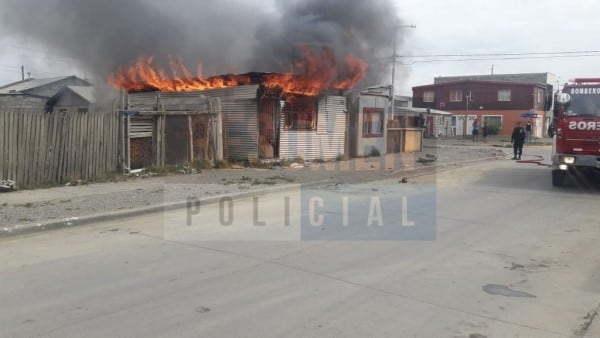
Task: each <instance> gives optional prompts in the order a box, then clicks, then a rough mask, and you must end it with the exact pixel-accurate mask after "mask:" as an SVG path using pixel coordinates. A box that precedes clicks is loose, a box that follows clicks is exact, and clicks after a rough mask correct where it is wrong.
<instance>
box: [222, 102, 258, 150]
mask: <svg viewBox="0 0 600 338" xmlns="http://www.w3.org/2000/svg"><path fill="white" fill-rule="evenodd" d="M221 110H222V111H223V119H224V125H223V127H224V128H225V135H226V136H225V139H224V142H225V147H226V149H227V156H228V158H229V159H230V160H242V161H243V160H252V161H255V160H257V159H258V119H257V117H258V105H257V103H256V101H255V100H250V99H245V100H235V101H231V100H229V101H228V100H225V101H222V102H221Z"/></svg>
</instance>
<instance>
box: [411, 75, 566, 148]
mask: <svg viewBox="0 0 600 338" xmlns="http://www.w3.org/2000/svg"><path fill="white" fill-rule="evenodd" d="M552 81H554V77H553V76H552V75H551V74H548V73H541V74H505V75H493V76H492V75H488V76H465V77H447V78H444V77H441V78H436V79H435V83H434V84H430V85H424V86H417V87H413V106H414V107H420V108H431V109H440V110H444V111H448V112H451V113H452V114H453V115H452V118H451V119H450V120H449V121H448V124H449V126H448V129H449V130H450V135H454V136H461V135H463V136H466V135H471V132H472V130H471V126H472V123H473V121H474V120H475V119H478V120H479V122H480V124H483V122H488V125H490V126H493V128H497V129H498V133H499V134H502V135H509V134H510V133H511V132H512V129H513V128H514V126H515V124H516V122H517V121H521V122H524V123H525V122H531V124H532V126H533V136H534V137H543V136H545V130H546V125H547V116H548V115H549V113H548V112H549V111H550V110H551V102H552V100H551V99H550V98H551V97H552V92H553V85H552V84H551V82H552ZM525 113H528V114H535V115H537V117H531V118H524V117H522V116H523V114H525Z"/></svg>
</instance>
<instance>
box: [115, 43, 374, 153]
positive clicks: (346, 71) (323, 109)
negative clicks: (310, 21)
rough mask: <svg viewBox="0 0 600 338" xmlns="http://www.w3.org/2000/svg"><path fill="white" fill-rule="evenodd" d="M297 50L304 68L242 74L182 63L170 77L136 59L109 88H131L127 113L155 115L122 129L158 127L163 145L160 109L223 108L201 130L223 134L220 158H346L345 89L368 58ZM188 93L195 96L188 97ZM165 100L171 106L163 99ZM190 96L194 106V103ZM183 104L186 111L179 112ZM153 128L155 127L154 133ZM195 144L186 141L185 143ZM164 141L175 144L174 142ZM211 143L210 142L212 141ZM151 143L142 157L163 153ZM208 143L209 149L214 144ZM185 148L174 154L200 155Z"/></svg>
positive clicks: (169, 111) (198, 111) (170, 112)
mask: <svg viewBox="0 0 600 338" xmlns="http://www.w3.org/2000/svg"><path fill="white" fill-rule="evenodd" d="M303 53H304V57H305V59H304V60H303V63H301V64H297V65H296V67H300V68H302V69H303V72H302V73H299V72H295V73H287V74H279V73H248V74H241V75H224V76H215V77H210V78H203V77H201V76H197V77H192V76H190V74H189V72H188V71H187V69H185V67H184V66H182V65H179V64H175V65H172V68H175V69H178V70H179V72H180V73H181V74H185V77H181V78H175V79H174V78H171V77H167V76H165V75H164V74H165V72H164V71H161V70H158V71H156V70H155V69H154V68H153V67H152V65H151V63H152V60H151V59H150V60H148V59H141V60H140V61H139V62H138V64H136V66H134V67H133V68H128V69H123V70H121V72H119V73H115V74H113V76H112V77H111V78H110V82H111V84H113V85H114V86H115V87H117V86H118V87H121V88H125V89H126V90H127V91H129V94H128V106H127V107H125V108H126V110H127V111H133V112H135V111H140V110H141V115H155V116H156V117H155V119H156V120H155V121H152V122H149V121H148V120H143V119H141V118H140V117H139V116H135V117H133V118H130V119H129V121H130V122H129V123H132V124H131V125H129V127H128V128H129V129H132V130H133V129H140V128H139V127H138V126H137V124H140V123H146V124H145V126H146V130H147V131H146V133H145V134H144V135H145V137H154V139H156V138H157V137H159V136H158V135H160V134H161V133H163V131H162V130H163V129H164V130H165V136H164V139H165V140H166V142H167V148H168V147H169V146H168V144H169V141H168V140H169V139H170V138H171V139H172V138H173V137H174V136H172V134H173V133H177V132H176V131H173V130H172V131H171V132H169V124H170V122H169V118H168V117H167V118H166V119H165V118H162V117H161V115H164V116H172V115H176V114H178V113H177V112H178V111H179V112H180V113H185V114H191V112H192V111H195V112H196V115H197V114H201V112H202V113H208V114H209V115H215V114H219V113H220V112H222V117H219V121H222V124H220V123H218V124H214V123H211V124H210V125H211V128H213V129H207V130H210V133H211V134H212V135H222V141H219V142H222V144H223V156H224V157H225V158H227V159H229V160H233V161H240V160H242V161H251V162H255V161H259V160H270V159H294V158H303V159H308V160H314V159H319V160H326V159H335V158H336V157H338V156H344V155H346V149H345V145H346V130H347V121H348V116H347V105H346V97H345V96H344V92H345V91H346V90H348V89H350V88H351V87H352V86H354V85H355V83H356V82H358V81H359V80H360V79H361V78H362V75H363V74H364V72H365V70H366V64H365V63H364V62H363V61H362V60H360V59H358V58H353V57H351V56H349V57H347V58H346V60H345V63H344V64H343V65H342V67H340V66H339V65H336V64H335V59H334V57H333V54H332V53H331V52H330V51H329V50H327V49H322V50H321V51H320V52H318V53H316V52H314V51H313V50H311V49H308V48H307V49H305V50H303ZM340 69H341V71H340ZM132 70H133V71H132ZM203 97H204V98H212V99H218V100H219V107H220V112H215V111H213V112H210V113H209V112H208V110H206V109H201V108H200V107H202V106H205V105H206V102H204V101H202V100H203V99H202V98H203ZM194 98H196V99H197V100H196V101H194V100H193V99H194ZM165 99H167V100H169V102H170V104H168V105H165V104H164V103H163V101H164V100H165ZM177 100H179V104H178V102H177ZM194 102H195V104H197V105H198V106H197V108H194V107H193V104H194ZM190 104H191V105H192V106H190ZM182 106H184V108H185V109H183V110H181V109H180V108H181V107H182ZM177 109H179V110H177ZM215 116H216V115H215ZM143 121H145V122H143ZM191 123H192V122H188V124H191ZM163 124H165V125H164V126H163ZM217 125H219V126H222V127H221V129H220V130H214V128H216V126H217ZM150 128H152V130H150ZM157 128H160V129H161V131H157ZM184 129H185V128H184ZM187 129H188V130H191V129H190V128H187ZM190 135H192V132H189V131H188V132H187V136H185V137H182V139H187V138H190V137H191V136H190ZM129 142H130V143H131V142H132V141H129ZM133 142H137V141H133ZM145 142H146V143H145V144H146V145H147V147H149V145H150V144H154V143H155V142H154V141H151V140H148V139H146V141H145ZM194 142H195V141H194V140H190V141H189V142H184V143H186V144H193V143H194ZM170 143H171V144H173V141H171V142H170ZM209 143H211V144H216V143H217V141H216V140H212V141H210V142H209ZM153 148H154V149H155V150H152V151H150V150H146V155H145V156H143V157H144V158H146V159H148V158H155V159H159V160H160V159H162V157H160V156H158V157H157V155H156V154H157V150H156V149H158V148H157V146H156V145H154V146H153ZM207 148H211V149H213V148H214V146H213V147H207ZM172 151H175V150H172ZM166 152H167V153H169V152H170V151H169V150H167V151H166ZM150 153H152V154H153V155H149V154H150ZM187 153H188V154H190V155H189V156H187V157H184V156H179V157H178V159H179V160H180V162H184V161H190V160H192V159H197V158H198V157H197V156H196V157H194V156H192V155H193V153H194V150H193V149H189V147H188V150H187ZM204 154H205V155H211V156H208V157H206V156H205V157H203V158H206V159H209V160H214V159H217V157H215V156H219V154H218V153H215V152H212V153H211V152H207V151H205V152H204ZM142 162H143V161H142ZM146 162H147V161H146ZM172 162H173V161H169V160H168V159H167V161H166V162H164V161H158V162H157V161H154V162H153V163H165V164H173V163H172Z"/></svg>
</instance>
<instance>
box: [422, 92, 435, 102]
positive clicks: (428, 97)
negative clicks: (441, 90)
mask: <svg viewBox="0 0 600 338" xmlns="http://www.w3.org/2000/svg"><path fill="white" fill-rule="evenodd" d="M434 99H435V92H434V91H426V92H424V93H423V102H433V100H434Z"/></svg>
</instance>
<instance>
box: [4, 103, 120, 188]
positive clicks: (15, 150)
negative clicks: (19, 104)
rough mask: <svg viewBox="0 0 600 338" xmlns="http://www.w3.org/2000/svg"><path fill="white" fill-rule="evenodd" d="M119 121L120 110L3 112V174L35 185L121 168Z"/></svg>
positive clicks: (22, 183)
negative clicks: (118, 112) (115, 111)
mask: <svg viewBox="0 0 600 338" xmlns="http://www.w3.org/2000/svg"><path fill="white" fill-rule="evenodd" d="M118 122H119V120H118V116H117V114H116V113H75V114H64V113H52V114H48V113H43V112H0V179H11V180H14V181H15V182H16V185H17V187H20V188H31V187H39V186H42V185H49V184H50V185H51V184H60V183H65V182H68V181H70V180H77V179H82V180H89V179H93V178H96V177H99V176H103V175H105V174H107V173H109V172H115V171H116V170H117V165H118V144H119V143H118V136H119V135H118V132H119V128H118V126H119V124H118Z"/></svg>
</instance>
